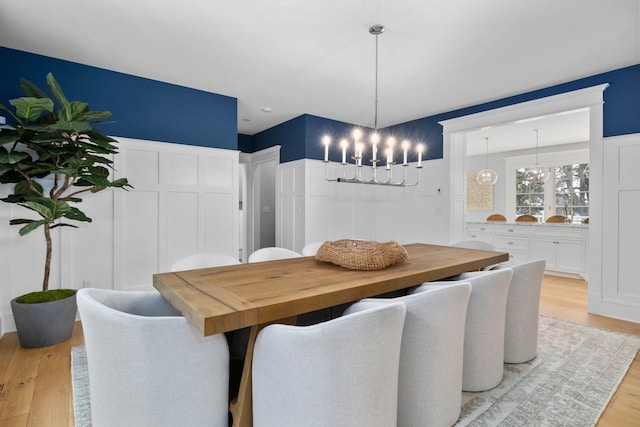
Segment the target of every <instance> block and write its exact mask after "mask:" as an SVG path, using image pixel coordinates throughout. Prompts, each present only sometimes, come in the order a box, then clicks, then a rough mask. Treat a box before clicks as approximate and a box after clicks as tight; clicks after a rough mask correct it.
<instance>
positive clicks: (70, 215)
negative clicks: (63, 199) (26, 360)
mask: <svg viewBox="0 0 640 427" xmlns="http://www.w3.org/2000/svg"><path fill="white" fill-rule="evenodd" d="M64 217H65V218H67V219H71V220H73V221H83V222H91V218H89V217H88V216H86V215H85V214H84V212H82V211H81V210H80V209H78V208H76V207H70V209H69V210H68V211H67V212H66V213H65V214H64Z"/></svg>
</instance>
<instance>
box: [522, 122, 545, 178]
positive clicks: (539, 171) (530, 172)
mask: <svg viewBox="0 0 640 427" xmlns="http://www.w3.org/2000/svg"><path fill="white" fill-rule="evenodd" d="M533 131H534V132H535V133H536V166H535V167H534V168H531V169H527V170H526V171H525V173H524V179H525V181H528V182H530V183H544V182H547V180H548V179H549V168H543V167H542V166H540V163H539V162H538V131H539V129H534V130H533Z"/></svg>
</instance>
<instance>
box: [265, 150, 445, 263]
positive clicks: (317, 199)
mask: <svg viewBox="0 0 640 427" xmlns="http://www.w3.org/2000/svg"><path fill="white" fill-rule="evenodd" d="M424 165H425V167H424V168H423V169H422V171H421V175H422V178H421V182H420V184H419V185H418V186H416V187H404V188H398V187H388V186H381V185H364V184H349V183H337V182H334V181H331V182H329V181H327V180H326V179H325V175H328V176H329V177H330V178H333V177H336V176H342V172H341V168H342V167H341V166H340V165H339V164H337V163H335V162H330V163H329V164H328V165H325V164H324V163H323V162H322V161H318V160H309V159H306V160H298V161H295V162H289V163H283V164H281V165H280V170H281V174H280V178H281V181H282V182H281V191H280V196H281V197H282V198H286V199H291V198H292V194H293V193H291V192H290V188H291V186H292V185H293V184H291V183H290V181H291V180H293V179H294V178H293V177H294V174H292V173H291V172H290V171H292V170H294V169H295V170H299V169H300V168H304V176H305V182H304V194H303V195H299V192H296V194H297V195H296V197H295V200H296V201H299V200H303V202H304V205H303V206H302V207H297V208H294V207H293V205H291V202H289V201H282V206H283V210H286V211H287V213H286V214H283V215H282V216H281V217H280V218H279V219H278V221H279V222H280V229H281V230H282V234H283V236H282V241H283V242H287V244H288V245H290V246H285V247H288V248H289V249H293V250H296V251H300V250H301V249H302V247H303V246H304V245H305V244H307V243H311V242H316V241H324V240H338V239H368V240H376V241H388V240H395V241H398V242H400V243H414V242H426V243H436V244H447V243H448V238H449V237H448V236H449V230H448V226H447V224H448V219H447V218H446V217H445V215H443V206H446V205H447V204H448V200H446V197H444V196H443V195H442V194H443V193H442V191H441V192H440V193H438V189H439V188H440V189H442V186H443V185H444V183H445V182H446V181H447V179H448V177H446V175H445V174H443V173H442V170H443V166H444V162H443V161H442V160H436V161H429V162H424ZM295 176H298V175H297V174H296V175H295ZM378 176H379V177H381V176H382V175H378ZM415 178H417V174H416V169H415V168H413V167H410V169H409V171H408V180H407V181H408V182H415ZM296 179H297V178H296ZM297 188H300V186H298V187H297ZM300 225H302V226H303V228H302V229H300ZM294 230H295V231H294ZM299 230H303V232H302V235H300V233H301V231H299ZM293 233H295V236H293ZM291 242H293V243H291Z"/></svg>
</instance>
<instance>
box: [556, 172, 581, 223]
mask: <svg viewBox="0 0 640 427" xmlns="http://www.w3.org/2000/svg"><path fill="white" fill-rule="evenodd" d="M555 169H556V173H555V178H556V179H555V186H556V203H555V205H556V215H564V216H565V217H567V222H580V221H581V220H582V219H583V218H586V217H588V216H589V164H588V163H581V164H574V165H562V166H556V168H555Z"/></svg>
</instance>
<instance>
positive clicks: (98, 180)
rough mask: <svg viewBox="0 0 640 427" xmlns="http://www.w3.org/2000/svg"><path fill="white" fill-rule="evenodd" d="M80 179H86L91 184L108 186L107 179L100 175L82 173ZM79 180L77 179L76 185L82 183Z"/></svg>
mask: <svg viewBox="0 0 640 427" xmlns="http://www.w3.org/2000/svg"><path fill="white" fill-rule="evenodd" d="M80 181H86V182H88V183H90V184H92V185H97V186H98V187H109V185H110V182H109V180H108V179H106V178H104V177H102V176H91V175H82V178H81V179H80ZM80 181H78V185H82V184H81V183H80ZM85 185H86V184H85Z"/></svg>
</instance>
